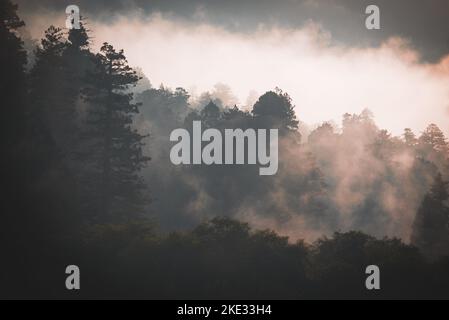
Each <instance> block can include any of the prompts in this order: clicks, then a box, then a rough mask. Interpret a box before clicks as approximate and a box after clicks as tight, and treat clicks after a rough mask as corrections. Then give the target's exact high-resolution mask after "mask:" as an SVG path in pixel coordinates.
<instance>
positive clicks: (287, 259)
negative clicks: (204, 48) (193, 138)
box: [0, 0, 449, 299]
mask: <svg viewBox="0 0 449 320" xmlns="http://www.w3.org/2000/svg"><path fill="white" fill-rule="evenodd" d="M86 21H88V20H84V19H83V20H82V21H81V28H80V29H71V30H67V29H63V28H61V27H58V26H49V27H48V29H47V30H45V34H44V36H43V38H42V39H40V40H39V41H38V43H34V44H33V45H32V46H31V45H30V44H29V43H26V41H25V39H22V35H21V29H22V28H23V27H24V26H25V22H24V21H22V19H21V18H20V17H19V16H18V14H17V5H15V4H14V3H12V2H11V1H10V0H0V44H1V46H0V63H1V70H2V72H1V75H0V92H1V99H2V103H1V106H2V112H3V115H2V117H1V122H2V123H1V130H2V132H1V139H2V145H3V148H4V149H3V150H4V151H3V152H2V166H1V170H2V185H3V187H2V190H3V192H2V193H3V196H2V201H1V206H2V208H1V214H2V223H1V232H0V243H1V244H0V249H1V252H2V259H1V263H0V298H64V299H82V298H127V299H128V298H143V299H317V298H318V299H325V298H330V299H342V298H357V299H381V298H390V299H398V298H425V299H427V298H449V201H448V200H449V190H448V185H449V144H448V141H447V139H446V137H445V135H444V133H443V131H442V130H441V129H440V128H438V126H437V125H435V124H429V125H428V127H427V128H426V129H425V130H424V131H423V132H421V133H415V132H413V131H412V130H411V129H409V128H405V129H404V132H403V135H402V136H394V135H392V134H391V133H389V132H388V131H387V130H383V129H381V128H379V127H378V126H377V125H376V123H375V121H374V115H373V114H372V113H371V111H369V110H368V109H365V110H364V111H362V112H361V113H360V114H349V113H347V114H344V115H342V121H341V124H338V123H332V122H323V123H322V124H320V125H318V126H314V127H311V126H309V125H307V124H305V123H304V122H302V121H301V119H297V116H296V112H295V110H297V109H299V108H301V101H295V102H294V101H292V99H291V97H290V96H289V94H288V93H287V92H284V91H283V90H282V89H280V88H273V89H272V90H271V91H267V92H266V93H264V94H263V95H261V96H260V97H259V98H258V99H257V101H256V102H255V103H254V105H252V106H250V107H249V108H246V107H243V106H236V105H227V102H226V101H225V99H223V98H220V97H223V96H226V94H229V92H227V91H226V90H227V89H226V88H217V89H216V91H215V92H205V93H203V94H202V95H201V96H200V97H199V98H198V99H192V97H191V95H190V94H189V92H188V91H187V90H186V89H184V88H174V89H172V88H168V87H164V86H163V85H161V86H159V87H154V86H153V85H152V84H151V75H148V78H147V77H146V75H144V74H143V72H142V71H141V70H140V69H139V68H138V67H132V66H130V65H129V63H128V61H127V59H126V52H124V51H123V50H122V49H117V48H115V47H114V46H113V45H112V44H111V43H109V42H104V43H103V41H107V40H108V39H96V42H100V41H101V43H103V44H102V45H101V48H100V49H99V51H98V52H94V49H93V46H92V36H91V34H92V33H94V32H95V30H89V28H88V23H87V22H86ZM27 41H28V40H27ZM29 47H32V49H31V50H29ZM236 76H237V75H236ZM217 80H219V79H217ZM218 93H220V94H218ZM295 103H297V105H295ZM331 107H332V106H329V108H331ZM194 121H201V124H202V126H203V129H207V128H216V129H218V130H220V131H222V132H224V130H225V129H242V130H246V129H249V128H251V129H256V130H257V129H278V130H279V168H278V171H277V173H276V174H275V175H272V176H260V175H259V168H258V166H251V165H247V164H242V165H234V166H214V165H211V166H206V165H201V166H189V165H181V166H176V165H173V164H172V163H171V161H170V149H171V147H172V146H173V143H172V142H170V133H171V132H172V131H173V130H175V129H178V128H184V129H186V130H187V131H189V132H192V130H193V128H192V124H193V122H194ZM404 127H406V125H404ZM70 264H75V265H77V266H79V268H80V269H81V279H82V280H81V290H79V291H68V290H66V288H65V287H64V281H65V277H66V274H65V273H64V270H65V268H66V266H67V265H70ZM371 264H374V265H377V266H379V268H380V270H381V283H382V289H381V290H378V291H368V290H366V288H365V278H366V274H365V268H366V266H368V265H371Z"/></svg>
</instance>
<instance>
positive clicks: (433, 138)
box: [419, 123, 448, 153]
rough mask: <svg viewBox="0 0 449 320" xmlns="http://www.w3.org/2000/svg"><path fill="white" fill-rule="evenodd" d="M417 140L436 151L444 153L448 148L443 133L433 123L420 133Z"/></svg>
mask: <svg viewBox="0 0 449 320" xmlns="http://www.w3.org/2000/svg"><path fill="white" fill-rule="evenodd" d="M419 141H420V143H421V144H423V145H424V146H429V147H431V148H432V149H433V150H435V151H437V152H441V153H446V152H447V150H448V144H447V141H446V137H445V136H444V133H443V132H442V131H441V130H440V128H438V126H437V125H436V124H433V123H432V124H430V125H429V126H428V127H427V128H426V130H425V131H424V132H423V133H422V135H421V137H420V138H419Z"/></svg>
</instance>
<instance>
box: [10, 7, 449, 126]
mask: <svg viewBox="0 0 449 320" xmlns="http://www.w3.org/2000/svg"><path fill="white" fill-rule="evenodd" d="M17 2H18V3H19V4H20V11H19V12H20V13H21V15H22V17H23V18H24V19H25V20H26V22H27V24H28V28H29V29H30V31H31V33H32V35H33V36H34V37H40V36H41V34H42V31H43V30H44V29H45V28H46V27H48V25H49V24H51V23H53V24H56V25H59V26H64V21H65V7H66V6H67V5H68V4H77V5H78V6H79V7H80V9H81V13H82V15H84V16H86V17H87V18H88V21H89V26H90V28H91V29H92V30H93V32H92V35H93V36H94V40H95V44H94V47H95V48H98V46H99V45H100V44H101V42H103V41H108V42H110V43H112V44H113V45H114V46H116V47H118V48H123V49H125V54H126V55H127V56H128V58H129V61H130V63H131V64H132V65H133V66H139V67H142V69H143V70H144V72H145V74H146V75H147V76H148V78H149V79H150V81H151V82H152V83H153V85H155V86H158V85H159V84H160V83H164V84H165V85H167V86H170V87H173V88H175V87H178V86H182V87H185V88H187V89H189V90H191V91H192V93H194V94H195V93H197V94H199V93H200V92H202V91H206V90H209V91H214V90H217V89H215V88H214V86H216V84H217V83H222V84H225V85H227V86H229V88H230V89H231V91H232V92H233V94H234V95H235V98H233V97H232V95H229V94H228V98H229V100H230V102H231V101H232V102H234V101H236V102H238V103H239V104H240V105H247V104H250V103H252V102H253V101H254V98H255V97H257V95H258V94H262V93H264V92H265V91H266V90H270V89H273V88H274V87H276V86H278V87H280V88H282V89H283V90H284V91H286V92H288V93H290V95H291V96H292V98H293V100H294V103H295V104H296V106H297V114H298V117H299V118H300V119H301V120H302V121H305V122H307V123H309V124H315V123H319V122H321V121H326V120H334V121H337V122H339V121H340V119H341V115H342V114H343V113H345V112H360V111H361V110H363V108H369V109H371V110H372V111H373V112H374V115H375V118H376V121H377V123H378V124H379V126H381V127H383V128H387V129H388V130H390V131H392V132H393V133H395V134H400V133H401V131H402V129H403V128H404V127H411V128H413V129H414V130H415V131H418V132H419V131H422V130H423V129H424V127H425V125H426V124H428V123H430V122H434V123H437V124H438V125H439V126H440V127H441V128H442V129H444V130H445V131H446V133H449V81H448V80H449V76H448V75H449V23H448V21H449V1H448V0H429V1H421V0H419V1H417V0H393V1H392V0H377V1H364V0H346V1H344V0H281V1H279V0H277V1H267V0H238V1H236V0H226V1H223V0H221V1H217V0H208V1H205V0H203V1H198V0H155V1H142V0H133V1H131V0H112V1H111V0H107V1H106V0H99V1H92V0H89V1H88V0H79V1H75V0H71V1H61V0H58V1H57V0H40V1H30V0H26V1H25V0H19V1H17ZM368 4H377V5H378V6H379V7H380V10H381V30H380V31H379V30H367V29H366V28H365V18H366V15H365V8H366V6H367V5H368ZM222 87H223V86H219V88H222Z"/></svg>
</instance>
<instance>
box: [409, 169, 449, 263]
mask: <svg viewBox="0 0 449 320" xmlns="http://www.w3.org/2000/svg"><path fill="white" fill-rule="evenodd" d="M448 184H449V183H448V182H446V181H444V180H443V177H442V175H441V174H438V175H437V176H436V178H435V180H434V183H433V185H432V187H431V189H430V191H429V192H428V193H427V195H426V196H425V197H424V200H423V202H422V204H421V206H420V208H419V210H418V212H417V214H416V217H415V221H414V224H413V233H412V243H413V244H414V245H416V246H417V247H418V248H420V249H421V250H422V251H423V253H425V254H426V255H428V256H430V257H435V256H438V255H442V254H445V255H448V254H449V207H448V206H447V200H448V199H449V193H448V190H447V187H448Z"/></svg>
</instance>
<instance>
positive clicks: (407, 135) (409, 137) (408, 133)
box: [403, 128, 418, 147]
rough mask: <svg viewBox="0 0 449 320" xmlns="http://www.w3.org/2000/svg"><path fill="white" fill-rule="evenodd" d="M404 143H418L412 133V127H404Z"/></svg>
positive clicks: (414, 144) (411, 144) (411, 145)
mask: <svg viewBox="0 0 449 320" xmlns="http://www.w3.org/2000/svg"><path fill="white" fill-rule="evenodd" d="M403 137H404V141H405V144H406V145H407V146H409V147H414V146H416V144H417V143H418V139H417V138H416V135H415V134H414V133H413V131H412V129H410V128H405V129H404V133H403Z"/></svg>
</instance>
